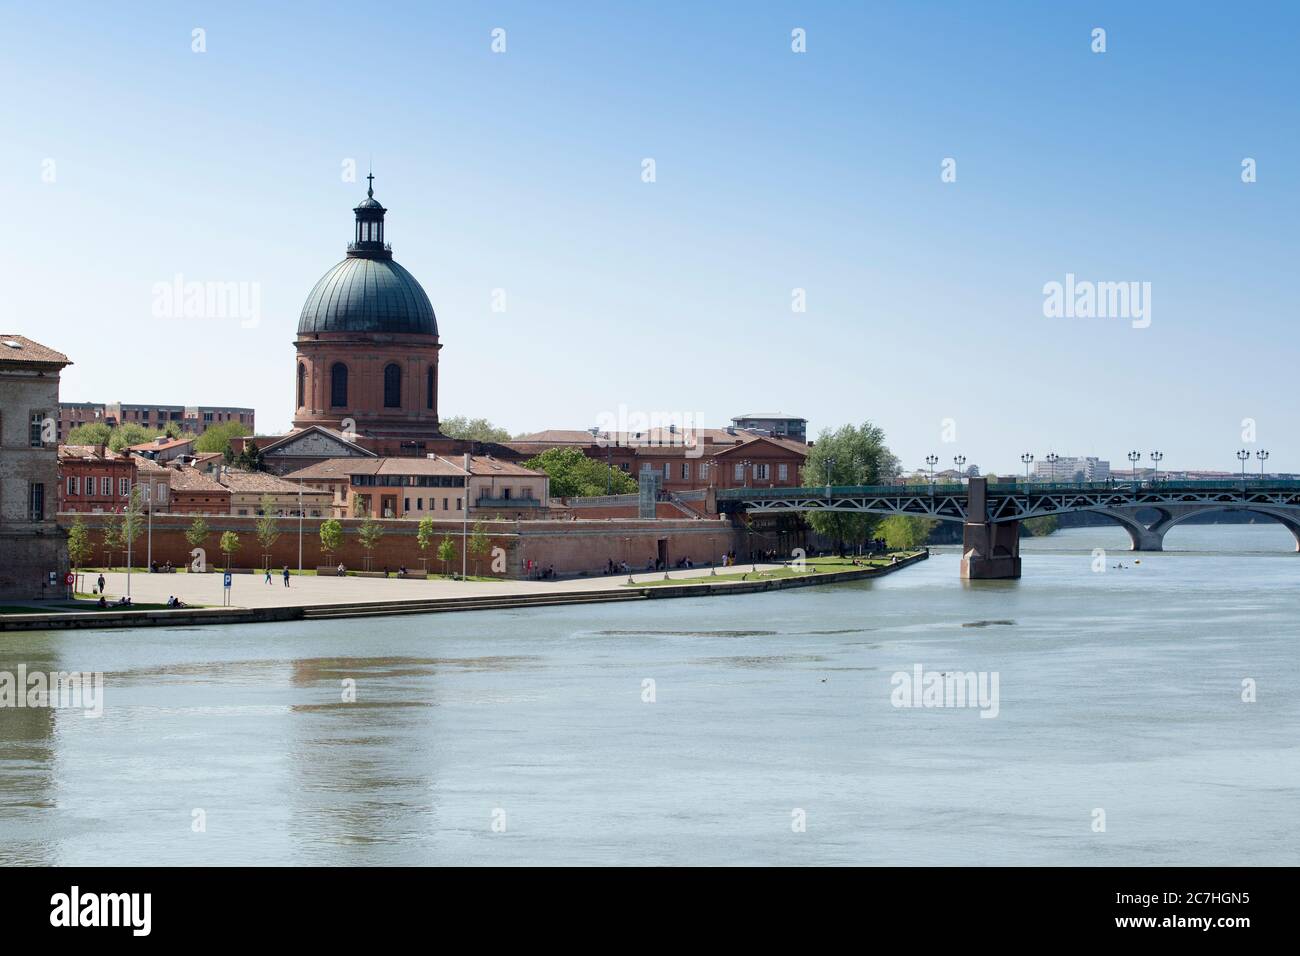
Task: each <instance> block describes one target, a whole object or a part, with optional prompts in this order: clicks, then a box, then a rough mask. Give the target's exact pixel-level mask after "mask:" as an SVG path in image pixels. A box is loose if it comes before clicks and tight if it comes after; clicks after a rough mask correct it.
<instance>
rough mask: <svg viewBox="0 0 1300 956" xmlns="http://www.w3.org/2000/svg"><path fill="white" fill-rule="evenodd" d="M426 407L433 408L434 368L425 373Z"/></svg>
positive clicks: (431, 367)
mask: <svg viewBox="0 0 1300 956" xmlns="http://www.w3.org/2000/svg"><path fill="white" fill-rule="evenodd" d="M424 407H425V408H433V366H432V365H430V366H429V368H428V370H427V371H426V372H425V373H424Z"/></svg>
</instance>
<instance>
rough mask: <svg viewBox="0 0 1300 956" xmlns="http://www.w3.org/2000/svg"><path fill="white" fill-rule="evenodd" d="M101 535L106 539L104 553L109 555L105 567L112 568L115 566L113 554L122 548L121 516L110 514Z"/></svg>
mask: <svg viewBox="0 0 1300 956" xmlns="http://www.w3.org/2000/svg"><path fill="white" fill-rule="evenodd" d="M101 534H102V536H103V539H104V551H105V552H106V553H107V555H108V556H107V557H106V558H105V560H104V566H105V567H108V568H111V567H112V566H113V552H114V551H116V550H117V549H118V548H120V547H122V518H121V516H120V515H117V514H110V515H109V516H108V518H107V519H106V520H105V521H104V529H103V531H102V532H101Z"/></svg>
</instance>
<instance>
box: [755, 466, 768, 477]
mask: <svg viewBox="0 0 1300 956" xmlns="http://www.w3.org/2000/svg"><path fill="white" fill-rule="evenodd" d="M767 469H768V466H767V465H766V464H757V465H755V466H754V480H755V481H767Z"/></svg>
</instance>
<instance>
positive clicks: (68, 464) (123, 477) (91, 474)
mask: <svg viewBox="0 0 1300 956" xmlns="http://www.w3.org/2000/svg"><path fill="white" fill-rule="evenodd" d="M137 485H138V486H139V487H140V488H141V495H142V505H143V507H145V508H150V507H152V509H153V510H154V511H167V510H169V509H170V507H171V500H170V495H169V490H170V488H169V486H170V475H169V473H168V471H167V469H166V468H164V467H162V466H161V465H159V464H157V463H155V462H153V461H150V460H149V459H147V458H140V457H138V456H135V455H124V454H119V453H117V452H115V451H112V450H111V449H109V448H106V447H105V446H103V445H60V446H59V511H67V512H75V513H79V514H96V513H99V512H107V513H113V512H121V511H123V510H125V508H126V504H127V501H128V500H129V496H130V494H131V489H132V488H134V487H136V486H137Z"/></svg>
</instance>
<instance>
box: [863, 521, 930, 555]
mask: <svg viewBox="0 0 1300 956" xmlns="http://www.w3.org/2000/svg"><path fill="white" fill-rule="evenodd" d="M938 524H939V522H938V520H936V519H934V518H922V517H920V516H919V515H889V516H888V517H887V518H884V519H882V520H881V521H880V522H879V523H878V524H877V526H876V535H877V536H878V537H881V538H884V539H885V544H886V545H887V546H888V547H889V548H891V549H893V550H897V551H910V550H911V549H913V548H919V547H920V546H921V545H923V544H925V540H926V538H928V537H930V532H931V531H933V530H934V529H935V526H937V525H938Z"/></svg>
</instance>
